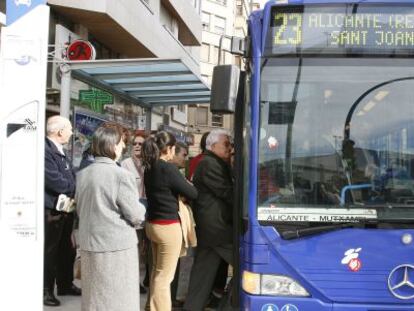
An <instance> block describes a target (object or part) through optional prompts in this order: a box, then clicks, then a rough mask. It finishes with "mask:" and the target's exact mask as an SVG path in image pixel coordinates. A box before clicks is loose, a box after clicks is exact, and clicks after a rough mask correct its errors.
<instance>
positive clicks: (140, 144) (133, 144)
mask: <svg viewBox="0 0 414 311" xmlns="http://www.w3.org/2000/svg"><path fill="white" fill-rule="evenodd" d="M142 144H143V143H141V142H138V143H137V142H136V141H134V142H133V143H132V146H136V145H138V146H142Z"/></svg>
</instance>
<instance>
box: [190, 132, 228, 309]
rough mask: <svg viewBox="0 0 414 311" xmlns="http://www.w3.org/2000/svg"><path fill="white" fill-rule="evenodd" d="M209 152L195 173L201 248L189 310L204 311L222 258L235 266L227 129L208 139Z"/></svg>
mask: <svg viewBox="0 0 414 311" xmlns="http://www.w3.org/2000/svg"><path fill="white" fill-rule="evenodd" d="M206 147H207V151H206V152H205V155H204V158H203V159H202V160H201V162H200V163H199V165H198V166H197V169H196V171H195V174H194V177H193V182H194V186H195V187H196V188H197V190H198V198H197V200H196V201H195V202H194V207H193V211H194V218H195V221H196V232H197V241H198V246H197V250H196V254H195V258H194V264H193V268H192V270H191V276H190V284H189V288H188V295H187V299H186V302H185V304H184V309H185V310H191V311H201V310H203V308H204V306H205V305H206V303H207V299H208V297H209V295H210V292H211V289H212V287H213V283H214V279H215V276H216V272H217V269H218V266H219V264H220V260H221V258H222V259H224V260H225V261H226V262H227V263H229V264H232V263H233V258H232V231H233V226H232V214H233V180H232V174H231V168H230V157H231V149H232V147H231V143H230V137H229V134H228V133H227V132H226V131H224V130H219V129H218V130H213V131H211V133H210V134H209V135H208V137H207V142H206Z"/></svg>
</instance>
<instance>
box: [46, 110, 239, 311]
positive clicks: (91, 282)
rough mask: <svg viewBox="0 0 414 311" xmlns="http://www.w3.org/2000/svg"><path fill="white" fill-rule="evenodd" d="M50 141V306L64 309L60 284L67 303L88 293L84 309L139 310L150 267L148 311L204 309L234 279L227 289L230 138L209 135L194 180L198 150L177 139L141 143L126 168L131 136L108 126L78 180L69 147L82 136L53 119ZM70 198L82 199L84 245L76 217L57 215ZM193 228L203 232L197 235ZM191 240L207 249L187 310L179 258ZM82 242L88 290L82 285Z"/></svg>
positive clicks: (162, 136)
mask: <svg viewBox="0 0 414 311" xmlns="http://www.w3.org/2000/svg"><path fill="white" fill-rule="evenodd" d="M47 133H48V134H47V139H46V153H45V161H46V166H45V198H46V196H47V199H45V208H46V212H45V270H44V271H45V282H44V284H45V286H44V299H43V301H44V304H45V305H48V306H58V305H60V301H59V300H58V299H57V298H56V297H55V295H54V286H55V282H56V285H57V287H58V291H57V293H58V295H82V311H101V310H110V311H118V310H119V311H128V310H131V311H132V310H139V305H140V301H139V297H140V292H141V293H145V292H146V289H145V288H144V286H142V285H140V281H139V280H140V277H139V261H140V260H141V261H143V262H144V263H145V264H146V279H148V280H149V284H146V282H145V280H144V282H143V285H149V287H148V299H147V304H146V309H147V310H151V311H164V310H165V311H169V310H172V309H173V308H177V307H179V308H180V309H183V310H188V311H201V310H204V308H205V307H206V306H207V304H208V303H209V301H210V298H211V296H212V292H213V293H214V292H215V291H213V288H215V287H216V284H217V279H219V280H223V279H224V284H223V285H221V287H222V290H223V289H224V286H225V284H226V280H227V268H228V265H229V264H230V265H231V264H232V262H233V259H232V209H233V206H232V202H233V178H232V172H231V166H230V158H231V151H232V144H231V137H230V135H229V134H228V133H227V132H226V131H224V130H219V129H217V130H213V131H212V132H211V133H209V134H208V135H205V136H204V138H203V140H204V141H203V143H202V147H203V148H205V149H204V150H202V153H201V154H200V155H199V156H198V157H197V163H195V164H194V162H193V163H190V167H191V174H193V175H192V178H191V180H190V179H188V178H186V177H185V176H184V174H183V173H182V172H180V169H182V168H184V167H185V166H186V157H187V155H188V147H187V146H186V145H185V144H182V143H180V142H177V141H176V139H175V137H174V136H173V135H172V134H170V133H168V132H165V131H161V132H158V133H157V134H155V135H152V136H148V137H146V136H144V135H142V134H137V135H135V136H134V137H133V138H132V148H131V156H130V157H129V158H126V159H124V160H123V161H122V162H120V159H121V158H122V155H123V152H124V150H125V149H126V145H127V144H128V142H129V137H128V133H127V131H125V129H124V128H122V127H121V126H119V125H116V124H114V123H109V122H108V123H106V124H103V125H102V126H100V127H99V128H98V129H97V130H96V131H95V133H94V135H93V138H92V143H91V146H90V149H89V154H88V157H87V159H88V162H87V163H86V165H83V167H82V169H81V170H80V171H79V172H78V173H77V174H76V182H75V175H74V173H73V170H72V167H71V165H70V163H69V161H68V160H67V158H66V155H65V153H64V151H63V148H62V146H63V145H64V144H66V143H68V141H69V139H70V137H71V135H72V127H71V124H70V121H69V120H68V119H65V118H63V117H60V116H54V117H51V118H49V119H48V124H47ZM61 194H64V195H66V196H67V197H68V198H74V199H75V203H76V214H77V216H78V241H75V239H74V237H73V234H72V229H73V223H74V218H75V214H74V212H72V211H69V210H66V211H62V210H57V209H56V206H55V205H56V201H57V198H58V197H59V196H60V195H61ZM183 206H184V207H185V208H186V211H187V214H185V215H186V216H185V217H183V215H184V213H183V210H182V208H183ZM188 206H191V208H189V207H188ZM192 215H194V218H192ZM194 221H195V223H194ZM193 226H195V232H196V234H194V230H188V228H190V229H191V228H193ZM187 235H194V236H191V237H189V236H187ZM195 235H196V239H195ZM189 238H190V239H191V240H192V241H193V245H195V243H194V241H195V240H197V247H196V248H195V250H194V253H195V255H194V264H193V267H192V270H191V275H190V283H189V287H188V295H187V298H186V301H185V303H184V304H183V302H180V301H178V300H177V297H176V294H177V287H178V285H177V284H178V275H179V266H180V265H179V258H180V256H181V255H182V254H183V253H184V252H183V247H184V245H185V243H184V242H186V241H187V240H188V239H189ZM76 242H78V245H79V249H80V254H81V270H82V290H81V289H80V288H78V287H76V286H75V285H74V284H73V262H74V258H75V254H76V244H77V243H76ZM219 266H222V267H224V268H221V269H219ZM218 271H224V273H223V272H219V273H218ZM55 280H56V281H55ZM219 283H223V281H220V282H219ZM219 287H220V286H219ZM141 303H143V302H141Z"/></svg>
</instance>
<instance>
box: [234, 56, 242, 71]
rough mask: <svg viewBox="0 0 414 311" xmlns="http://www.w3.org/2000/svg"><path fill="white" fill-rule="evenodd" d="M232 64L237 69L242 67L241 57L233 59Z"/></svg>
mask: <svg viewBox="0 0 414 311" xmlns="http://www.w3.org/2000/svg"><path fill="white" fill-rule="evenodd" d="M234 64H235V65H236V66H238V67H239V68H241V65H242V58H241V56H235V57H234Z"/></svg>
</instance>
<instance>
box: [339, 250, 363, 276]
mask: <svg viewBox="0 0 414 311" xmlns="http://www.w3.org/2000/svg"><path fill="white" fill-rule="evenodd" d="M361 250H362V248H361V247H359V248H351V249H348V250H347V251H346V252H345V253H344V255H345V257H344V258H342V261H341V263H342V264H343V265H348V268H349V269H350V270H351V271H352V272H358V271H359V270H361V267H362V262H361V260H360V259H359V258H358V257H359V252H360V251H361Z"/></svg>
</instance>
